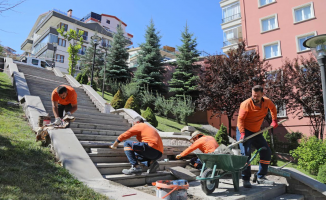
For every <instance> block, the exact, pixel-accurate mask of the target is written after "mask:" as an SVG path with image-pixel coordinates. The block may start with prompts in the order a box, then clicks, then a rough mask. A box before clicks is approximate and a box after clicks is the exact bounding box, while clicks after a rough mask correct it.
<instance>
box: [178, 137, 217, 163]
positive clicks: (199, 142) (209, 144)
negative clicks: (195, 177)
mask: <svg viewBox="0 0 326 200" xmlns="http://www.w3.org/2000/svg"><path fill="white" fill-rule="evenodd" d="M190 142H191V143H193V144H192V145H191V146H190V147H188V148H187V149H186V150H184V151H183V152H182V153H181V154H180V155H177V156H176V159H180V158H181V157H185V156H187V155H188V154H190V153H191V152H193V151H195V150H196V149H198V148H199V149H200V150H201V151H202V152H203V153H212V152H214V151H215V149H216V148H217V147H218V146H219V145H218V144H217V142H216V140H215V138H214V137H212V136H204V135H203V134H202V133H201V132H199V131H195V132H193V133H192V137H191V138H190ZM190 162H191V164H192V165H193V166H194V167H195V168H196V169H201V167H202V163H201V161H200V160H199V158H197V157H195V158H193V159H191V161H190Z"/></svg>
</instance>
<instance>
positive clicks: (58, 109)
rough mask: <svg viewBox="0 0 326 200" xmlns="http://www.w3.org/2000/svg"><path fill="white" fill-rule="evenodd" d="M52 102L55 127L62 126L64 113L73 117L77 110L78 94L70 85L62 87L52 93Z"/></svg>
mask: <svg viewBox="0 0 326 200" xmlns="http://www.w3.org/2000/svg"><path fill="white" fill-rule="evenodd" d="M51 101H52V110H53V114H54V117H55V121H54V124H55V125H60V124H61V118H63V111H65V112H66V115H69V116H71V114H72V113H74V112H76V110H77V93H76V91H75V90H74V88H72V87H70V86H68V85H60V86H59V87H57V88H55V89H54V90H53V92H52V96H51ZM67 128H68V127H67Z"/></svg>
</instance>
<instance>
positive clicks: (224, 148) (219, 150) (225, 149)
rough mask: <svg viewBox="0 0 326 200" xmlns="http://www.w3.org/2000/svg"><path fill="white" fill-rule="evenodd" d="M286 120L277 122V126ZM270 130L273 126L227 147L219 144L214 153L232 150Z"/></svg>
mask: <svg viewBox="0 0 326 200" xmlns="http://www.w3.org/2000/svg"><path fill="white" fill-rule="evenodd" d="M286 120H287V119H284V120H281V121H279V122H278V123H277V124H278V125H280V124H282V123H283V122H285V121H286ZM271 128H273V126H269V127H267V128H264V129H263V130H260V131H258V132H257V133H254V134H252V135H250V136H248V137H245V138H244V139H243V140H239V141H237V142H235V143H233V144H230V145H229V146H227V147H226V146H225V145H223V144H221V145H220V146H219V147H217V149H216V150H215V152H227V151H230V150H231V149H232V148H234V147H235V146H237V145H238V144H240V143H243V142H245V141H247V140H249V139H250V138H253V137H255V136H257V135H259V134H261V133H263V132H265V131H267V130H269V129H271Z"/></svg>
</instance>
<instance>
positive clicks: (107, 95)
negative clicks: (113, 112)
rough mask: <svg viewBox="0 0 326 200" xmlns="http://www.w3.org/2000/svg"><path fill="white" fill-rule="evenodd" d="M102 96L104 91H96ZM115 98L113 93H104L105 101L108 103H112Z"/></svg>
mask: <svg viewBox="0 0 326 200" xmlns="http://www.w3.org/2000/svg"><path fill="white" fill-rule="evenodd" d="M96 92H97V93H98V94H99V95H100V96H102V91H96ZM113 96H114V95H112V94H111V93H109V92H107V91H104V99H105V100H106V101H107V102H109V103H110V102H111V101H112V99H113Z"/></svg>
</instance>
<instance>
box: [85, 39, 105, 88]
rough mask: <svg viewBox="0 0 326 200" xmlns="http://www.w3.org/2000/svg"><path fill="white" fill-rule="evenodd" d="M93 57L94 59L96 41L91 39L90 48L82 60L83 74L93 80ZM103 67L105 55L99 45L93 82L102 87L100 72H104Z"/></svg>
mask: <svg viewBox="0 0 326 200" xmlns="http://www.w3.org/2000/svg"><path fill="white" fill-rule="evenodd" d="M93 57H94V40H93V39H91V41H90V46H89V47H87V49H86V51H85V54H84V55H82V56H81V58H80V64H81V66H82V73H83V74H84V75H86V76H87V77H89V78H91V74H92V66H93ZM103 66H104V53H103V51H102V50H101V48H100V47H99V45H97V47H96V54H95V63H94V71H93V81H94V82H96V83H97V85H101V83H100V81H101V76H100V71H101V70H102V68H103ZM87 82H88V81H87ZM85 84H87V83H85Z"/></svg>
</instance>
